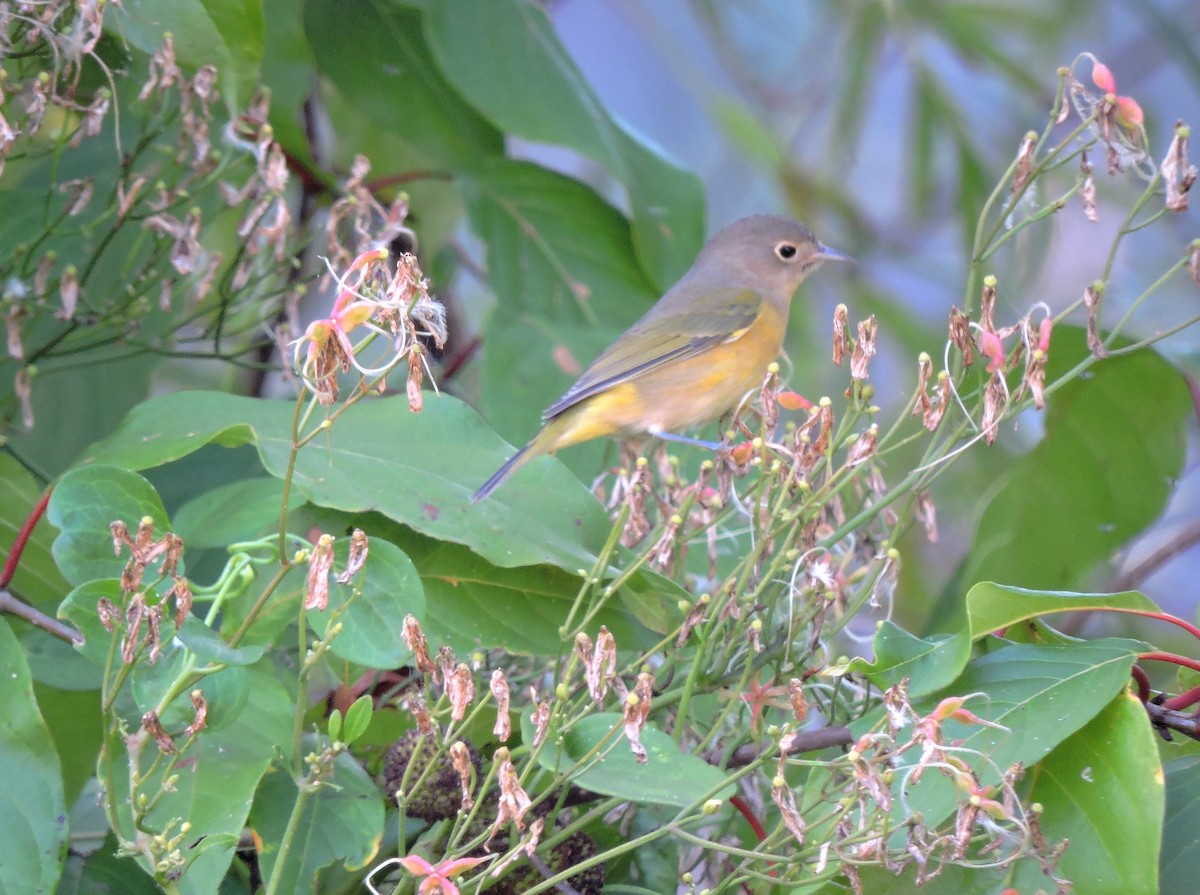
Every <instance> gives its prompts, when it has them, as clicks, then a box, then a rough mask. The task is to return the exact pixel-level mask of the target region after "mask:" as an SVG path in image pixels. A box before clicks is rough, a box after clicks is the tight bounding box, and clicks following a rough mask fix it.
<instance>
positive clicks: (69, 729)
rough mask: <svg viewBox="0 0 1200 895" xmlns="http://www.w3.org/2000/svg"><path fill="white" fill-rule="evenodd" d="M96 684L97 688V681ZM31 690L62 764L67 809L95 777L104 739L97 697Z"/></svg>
mask: <svg viewBox="0 0 1200 895" xmlns="http://www.w3.org/2000/svg"><path fill="white" fill-rule="evenodd" d="M97 677H98V675H97ZM96 683H97V685H99V680H97V682H96ZM33 690H34V693H35V694H36V696H37V703H38V707H39V709H40V710H41V713H42V718H43V719H45V722H46V728H47V730H49V732H50V737H51V739H53V740H54V747H55V749H54V751H55V752H56V753H57V754H58V757H59V761H60V762H61V764H62V787H63V798H64V800H65V802H66V804H68V805H70V804H72V803H73V802H74V801H75V799H76V798H77V797H78V796H79V793H80V792H82V790H83V786H84V784H85V783H87V781H88V780H89V779H91V777H92V776H93V775H94V774H95V773H96V756H97V755H98V754H99V753H100V743H101V741H102V740H103V735H104V730H103V726H102V723H101V718H102V716H101V713H100V693H99V692H98V691H97V690H58V689H55V688H54V687H47V686H44V685H41V684H34V688H33ZM76 832H77V831H76Z"/></svg>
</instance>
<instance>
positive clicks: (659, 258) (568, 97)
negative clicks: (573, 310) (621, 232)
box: [425, 0, 704, 291]
mask: <svg viewBox="0 0 1200 895" xmlns="http://www.w3.org/2000/svg"><path fill="white" fill-rule="evenodd" d="M426 9H427V14H426V17H425V26H426V27H425V33H426V35H427V37H428V40H429V44H430V47H431V48H432V49H433V52H434V55H435V57H436V59H437V62H438V64H439V65H440V66H441V69H442V71H443V72H444V73H445V75H446V77H447V78H449V80H450V81H451V83H453V84H454V86H455V87H456V88H458V90H459V91H460V92H461V93H462V95H463V96H465V97H466V98H467V99H468V100H469V101H470V102H471V103H472V104H473V105H474V106H475V107H476V108H477V109H479V110H480V111H482V112H483V114H484V115H486V116H487V117H488V118H489V119H490V120H491V121H492V122H493V123H494V124H496V125H497V126H498V127H499V128H500V129H501V130H503V131H504V132H505V133H510V134H514V135H517V136H520V137H524V138H525V139H528V140H533V141H535V142H539V143H554V144H559V145H563V146H568V147H570V148H572V149H574V150H576V151H578V152H579V153H581V154H582V155H584V156H587V157H588V158H590V159H592V160H594V161H596V162H599V163H600V164H601V165H603V166H604V167H605V168H607V169H608V171H609V173H611V174H612V175H613V176H614V177H615V178H616V179H617V180H618V181H619V182H620V183H621V184H622V185H624V187H625V188H626V191H627V198H628V202H629V207H630V208H631V209H632V211H633V224H634V234H635V236H634V240H635V243H636V245H637V250H638V256H639V257H640V258H641V260H642V265H643V267H644V268H645V269H646V270H647V271H649V273H650V275H651V277H652V279H653V280H654V282H655V283H656V284H657V286H658V289H659V291H665V290H666V289H667V287H669V286H670V285H671V283H673V282H674V281H675V280H677V279H678V278H679V277H680V276H682V275H683V273H684V272H685V271H686V270H687V269H688V268H689V267H691V265H692V261H693V260H694V259H695V257H696V253H697V252H698V251H699V249H700V244H701V241H702V239H703V236H704V193H703V187H702V184H701V182H700V179H699V178H698V177H697V176H696V175H695V174H693V173H691V172H688V171H684V170H683V169H681V168H679V167H678V166H676V165H674V164H673V163H671V162H669V161H667V159H665V158H664V157H663V156H662V155H661V154H660V153H659V152H657V151H656V150H654V149H651V148H650V147H649V146H648V145H646V144H645V143H643V142H641V141H640V140H639V139H638V138H636V137H635V136H633V135H632V134H631V133H630V132H629V131H628V130H626V129H625V128H624V127H623V126H621V125H620V124H618V123H617V122H616V121H615V120H614V119H613V118H612V116H611V115H609V113H608V111H607V110H606V109H605V108H604V105H603V103H602V102H601V101H600V98H599V97H598V96H597V95H596V94H595V93H594V92H593V91H592V89H591V87H590V86H589V85H588V83H587V81H586V80H585V78H584V77H583V74H582V73H581V72H580V71H579V69H578V68H577V67H576V66H575V63H574V62H573V61H572V60H571V58H570V56H569V55H568V54H567V52H566V50H565V49H564V48H563V46H562V44H561V43H559V41H558V37H557V36H556V35H555V33H554V28H553V26H552V25H551V24H550V20H549V19H548V18H547V16H546V13H545V11H544V10H542V8H541V7H540V6H538V5H536V4H534V3H531V2H527V0H489V2H487V3H480V4H476V5H475V6H474V7H472V9H471V13H470V14H469V15H463V8H462V6H461V4H458V3H455V2H453V0H429V2H428V3H427V4H426ZM481 59H487V60H488V64H487V65H480V64H479V60H481Z"/></svg>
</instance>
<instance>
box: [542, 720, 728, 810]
mask: <svg viewBox="0 0 1200 895" xmlns="http://www.w3.org/2000/svg"><path fill="white" fill-rule="evenodd" d="M623 728H624V721H623V719H622V716H621V715H619V714H617V713H616V712H597V713H596V714H594V715H589V716H588V717H586V718H583V719H582V720H580V721H579V722H577V723H576V724H574V725H573V726H572V727H571V729H570V730H567V731H565V732H562V733H560V734H559V735H558V736H557V738H556V736H555V732H554V731H551V733H550V736H549V737H548V738H547V740H546V742H545V743H544V744H543V746H542V748H541V751H539V752H538V764H540V765H541V766H542V767H543V768H545V769H546V770H548V771H551V772H552V773H565V772H568V771H569V772H570V774H569V778H570V780H571V782H572V783H574V784H576V785H578V786H581V787H583V788H584V789H587V790H590V791H592V792H596V793H600V794H602V795H607V796H617V797H618V798H623V799H628V800H629V801H632V802H643V803H644V802H649V803H652V804H656V805H675V806H676V807H679V808H686V807H688V806H690V805H695V804H697V803H699V802H703V801H704V800H706V799H715V798H722V799H723V798H728V797H729V796H731V795H733V788H732V786H728V787H726V786H723V783H724V781H725V774H724V773H723V772H722V771H721V770H719V769H718V768H715V767H713V766H712V765H710V764H708V763H707V762H705V761H703V760H702V759H700V758H698V757H696V756H695V755H689V754H688V753H686V752H681V751H680V750H679V746H678V744H677V743H676V742H675V741H674V740H673V739H671V738H670V737H669V736H668V735H667V734H665V733H663V732H662V731H661V730H659V729H658V728H656V727H654V726H652V725H650V724H647V725H646V726H645V727H644V728H643V729H642V745H643V746H645V747H646V756H647V760H646V763H645V764H639V763H638V760H637V758H636V757H635V756H634V754H633V752H632V751H631V750H630V748H629V742H628V741H627V740H626V739H625V734H624V732H623ZM521 730H522V735H523V736H524V738H525V741H526V742H533V722H532V720H531V718H530V713H529V712H525V713H524V714H523V715H522V716H521ZM580 762H583V764H582V765H580V767H579V768H574V766H575V765H576V764H578V763H580Z"/></svg>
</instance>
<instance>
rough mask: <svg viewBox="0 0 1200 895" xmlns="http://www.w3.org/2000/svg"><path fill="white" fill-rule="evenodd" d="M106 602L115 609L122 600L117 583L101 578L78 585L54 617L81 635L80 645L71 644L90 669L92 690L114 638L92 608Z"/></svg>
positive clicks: (112, 579) (113, 580)
mask: <svg viewBox="0 0 1200 895" xmlns="http://www.w3.org/2000/svg"><path fill="white" fill-rule="evenodd" d="M102 599H106V600H108V601H109V602H111V603H113V605H115V606H120V605H121V603H122V602H123V601H124V599H125V596H124V594H123V593H122V592H121V582H120V581H119V580H118V579H116V578H102V579H97V580H95V581H88V582H86V583H84V584H81V585H79V587H77V588H75V589H74V590H73V591H71V592H70V593H69V594H67V596H66V598H65V599H64V600H63V601H62V604H61V605H60V606H59V607H58V617H59V618H61V619H62V620H63V621H67V622H70V623H71V624H72V625H73V626H74V628H75V630H76V631H78V632H79V633H80V634H82V635H83V643H77V644H75V649H76V650H77V651H78V652H79V653H80V654H81V655H82V656H83V657H84V658H86V659H87V660H88V661H89V662H91V663H92V665H93V667H94V674H95V675H96V678H97V680H96V686H97V687H98V686H100V681H99V677H100V675H101V674H102V673H103V669H104V665H105V662H107V660H108V652H109V648H110V645H111V644H112V640H113V637H114V636H120V634H119V632H118V633H116V634H113V633H110V632H109V631H108V629H107V628H105V627H104V625H103V623H101V621H100V614H99V613H98V612H97V611H96V604H97V603H99V602H100V600H102Z"/></svg>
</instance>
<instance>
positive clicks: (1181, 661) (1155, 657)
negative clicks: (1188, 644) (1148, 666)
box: [1138, 652, 1200, 671]
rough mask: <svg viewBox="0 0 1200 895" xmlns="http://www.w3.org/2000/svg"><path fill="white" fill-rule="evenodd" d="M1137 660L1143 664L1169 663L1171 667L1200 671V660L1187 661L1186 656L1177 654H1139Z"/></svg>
mask: <svg viewBox="0 0 1200 895" xmlns="http://www.w3.org/2000/svg"><path fill="white" fill-rule="evenodd" d="M1138 659H1139V660H1141V661H1143V662H1170V663H1171V664H1172V665H1182V666H1183V667H1184V668H1190V669H1192V671H1200V659H1189V658H1188V657H1187V656H1180V655H1178V654H1177V653H1162V652H1152V653H1139V654H1138Z"/></svg>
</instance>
